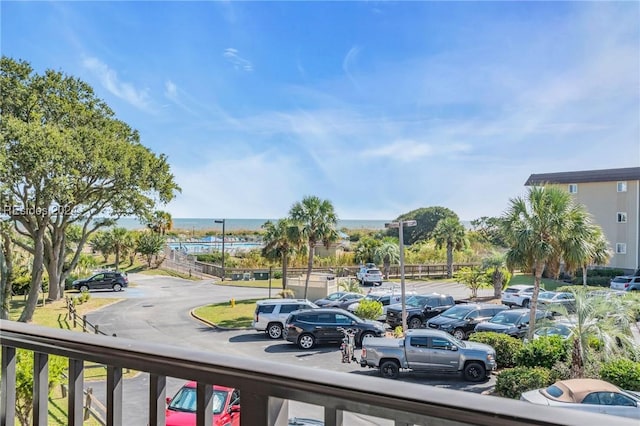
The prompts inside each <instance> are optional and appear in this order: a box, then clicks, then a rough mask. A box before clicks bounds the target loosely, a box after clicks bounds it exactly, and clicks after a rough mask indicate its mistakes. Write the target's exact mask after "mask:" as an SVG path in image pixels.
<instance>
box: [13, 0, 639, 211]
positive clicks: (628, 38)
mask: <svg viewBox="0 0 640 426" xmlns="http://www.w3.org/2000/svg"><path fill="white" fill-rule="evenodd" d="M0 8H1V9H0V13H1V24H2V25H1V39H0V43H1V44H0V50H1V52H2V54H3V55H7V56H10V57H13V58H16V59H24V60H26V61H28V62H30V63H31V64H32V65H33V66H34V68H35V69H36V70H37V71H38V72H43V71H44V70H45V69H47V68H52V69H55V70H60V71H63V72H65V73H68V74H71V75H74V76H77V77H80V78H82V79H83V80H85V81H87V82H88V83H89V84H91V85H92V86H93V87H94V89H95V91H96V94H97V95H98V96H99V97H100V98H102V99H104V100H105V101H106V102H107V103H108V104H109V105H110V106H111V107H112V108H113V110H114V111H115V112H116V114H117V116H118V118H120V119H122V120H124V121H126V122H127V123H129V124H130V125H131V126H132V127H133V128H135V129H138V130H139V131H140V134H141V139H142V142H143V143H144V144H145V145H146V146H148V147H150V148H151V149H152V150H154V151H155V152H158V153H165V154H167V155H168V157H169V161H170V163H171V166H172V171H173V173H174V174H175V176H176V180H177V182H178V183H179V185H180V186H181V187H182V189H183V191H182V194H179V195H178V196H177V198H176V199H175V201H173V202H171V203H170V204H169V205H167V206H165V209H166V210H168V211H169V212H171V213H172V214H173V216H174V217H229V218H279V217H283V216H285V215H286V214H287V212H288V210H289V208H290V207H291V205H292V204H293V203H294V202H296V201H299V200H301V199H302V198H303V197H304V196H305V195H317V196H319V197H322V198H326V199H329V200H331V201H332V202H333V204H334V206H335V208H336V211H337V214H338V216H339V217H340V218H341V219H383V220H384V219H393V218H395V217H397V216H398V215H400V214H402V213H405V212H407V211H409V210H413V209H415V208H419V207H428V206H435V205H440V206H445V207H448V208H451V209H452V210H454V211H455V212H457V213H458V215H459V216H460V218H461V219H463V220H471V219H475V218H478V217H480V216H497V215H500V214H501V213H502V212H503V211H504V210H505V209H506V208H507V206H508V203H509V199H510V198H512V197H515V196H518V195H521V194H523V193H524V192H525V188H524V186H523V185H524V182H525V181H526V179H527V177H528V176H529V175H530V174H531V173H545V172H557V171H571V170H589V169H602V168H616V167H635V166H639V165H640V3H638V2H495V3H494V2H397V3H396V2H304V3H302V2H206V1H195V2H12V1H3V2H2V3H1V4H0Z"/></svg>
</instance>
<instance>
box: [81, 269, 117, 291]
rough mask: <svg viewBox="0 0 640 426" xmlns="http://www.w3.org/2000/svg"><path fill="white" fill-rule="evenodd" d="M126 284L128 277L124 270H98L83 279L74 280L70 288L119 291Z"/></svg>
mask: <svg viewBox="0 0 640 426" xmlns="http://www.w3.org/2000/svg"><path fill="white" fill-rule="evenodd" d="M128 285H129V278H128V277H127V273H126V272H100V273H98V274H95V275H94V276H92V277H89V278H85V279H83V280H75V281H74V282H73V283H72V284H71V288H72V289H74V290H80V291H82V292H85V291H89V290H105V289H110V290H113V291H121V290H122V289H123V288H126V287H127V286H128Z"/></svg>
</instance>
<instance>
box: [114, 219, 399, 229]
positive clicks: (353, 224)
mask: <svg viewBox="0 0 640 426" xmlns="http://www.w3.org/2000/svg"><path fill="white" fill-rule="evenodd" d="M214 220H215V219H201V218H174V219H173V229H183V230H188V231H191V230H198V231H202V230H219V231H221V230H222V224H221V223H215V222H214ZM268 220H271V221H276V220H277V219H225V224H224V226H225V230H226V231H235V230H248V231H257V230H260V229H261V228H262V225H263V224H264V223H265V222H266V221H268ZM386 222H388V221H385V220H339V221H338V229H342V228H347V229H384V224H385V223H386ZM118 226H121V227H123V228H127V229H142V228H145V225H144V224H142V223H140V221H138V219H136V218H122V219H119V220H118Z"/></svg>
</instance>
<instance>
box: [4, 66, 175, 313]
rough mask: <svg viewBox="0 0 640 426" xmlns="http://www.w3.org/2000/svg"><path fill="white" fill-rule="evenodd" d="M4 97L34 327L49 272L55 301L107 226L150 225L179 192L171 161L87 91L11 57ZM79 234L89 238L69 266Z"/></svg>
mask: <svg viewBox="0 0 640 426" xmlns="http://www.w3.org/2000/svg"><path fill="white" fill-rule="evenodd" d="M0 93H2V96H0V116H1V121H0V206H2V209H3V213H4V214H5V215H7V216H8V217H9V218H10V219H11V220H12V221H13V222H14V225H15V229H16V230H17V232H19V233H20V234H22V235H25V236H28V237H29V239H30V241H31V244H29V245H23V248H25V249H26V250H28V251H29V252H30V253H32V255H33V272H32V277H31V289H30V291H29V295H28V299H27V305H26V306H25V310H24V311H23V313H22V315H21V318H20V320H21V321H29V320H30V319H31V316H32V315H33V311H34V310H35V305H36V302H37V295H38V290H39V288H40V285H41V281H42V274H43V271H44V268H45V267H46V270H47V273H48V276H49V299H52V300H56V299H58V298H60V297H61V296H62V290H63V285H64V279H65V278H66V276H67V275H68V273H69V272H70V271H71V270H72V269H73V268H74V267H75V265H76V264H77V261H78V259H79V256H80V253H81V252H82V248H83V247H84V244H85V243H86V241H87V238H88V237H89V236H90V235H91V234H92V233H93V232H95V231H96V230H97V229H99V228H100V227H102V226H105V225H108V224H110V223H112V221H105V220H99V218H103V217H109V218H113V219H117V218H119V217H122V216H137V217H148V216H149V215H150V214H151V212H152V211H153V210H154V206H155V204H156V201H159V202H161V203H166V202H168V201H170V200H171V199H172V198H173V197H174V194H175V192H176V191H179V188H178V186H177V185H176V183H175V181H174V178H173V175H172V174H171V173H170V170H169V164H168V162H167V158H166V157H165V156H164V155H156V154H155V153H153V152H152V151H151V150H150V149H148V148H147V147H145V146H143V145H142V144H141V143H140V136H139V134H138V132H137V131H136V130H134V129H132V128H131V127H129V125H127V124H126V123H124V122H122V121H120V120H118V119H117V118H116V117H115V114H114V112H113V111H112V110H111V109H110V108H109V107H108V106H107V105H106V104H105V103H104V102H103V101H102V100H100V99H98V98H97V97H96V96H95V94H94V92H93V89H92V88H91V87H90V86H89V85H88V84H86V83H85V82H83V81H81V80H79V79H77V78H74V77H72V76H68V75H65V74H63V73H61V72H59V71H52V70H47V71H45V72H44V73H43V74H37V73H35V72H34V70H33V69H32V67H31V66H30V65H29V64H28V63H27V62H24V61H16V60H13V59H11V58H7V57H2V59H1V63H0ZM70 225H79V226H80V228H81V230H82V231H81V237H80V241H78V243H77V244H76V249H75V252H74V253H73V254H72V255H71V258H70V259H66V261H65V248H66V246H67V245H66V244H65V239H66V230H67V228H68V227H69V226H70Z"/></svg>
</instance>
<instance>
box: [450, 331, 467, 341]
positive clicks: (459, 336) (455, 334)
mask: <svg viewBox="0 0 640 426" xmlns="http://www.w3.org/2000/svg"><path fill="white" fill-rule="evenodd" d="M453 337H455V338H456V339H458V340H464V338H465V337H467V333H465V332H464V330H463V329H461V328H456V329H455V330H453Z"/></svg>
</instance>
